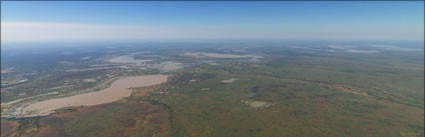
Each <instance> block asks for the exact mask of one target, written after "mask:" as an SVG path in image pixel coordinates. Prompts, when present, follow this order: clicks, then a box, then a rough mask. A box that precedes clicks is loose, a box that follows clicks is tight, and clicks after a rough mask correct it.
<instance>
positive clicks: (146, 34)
mask: <svg viewBox="0 0 425 137" xmlns="http://www.w3.org/2000/svg"><path fill="white" fill-rule="evenodd" d="M1 3H2V5H1V7H2V8H1V11H2V12H1V15H2V20H1V28H2V29H1V33H2V36H1V38H2V43H3V42H46V41H105V40H109V41H163V40H171V41H179V40H240V39H249V40H290V39H294V40H303V39H307V40H424V13H423V11H424V2H423V1H421V2H306V1H303V2H284V1H282V2H243V1H240V2H218V1H217V2H215V1H214V2H212V1H210V2H100V1H96V2H83V1H72V2H10V1H7V2H4V1H2V2H1Z"/></svg>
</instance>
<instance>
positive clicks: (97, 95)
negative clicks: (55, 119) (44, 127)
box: [15, 75, 168, 117]
mask: <svg viewBox="0 0 425 137" xmlns="http://www.w3.org/2000/svg"><path fill="white" fill-rule="evenodd" d="M167 78H168V76H167V75H145V76H136V77H125V78H122V79H119V80H116V81H115V82H113V83H112V84H111V86H110V87H108V88H106V89H103V90H100V91H96V92H90V93H85V94H80V95H75V96H70V97H65V98H56V99H49V100H44V101H41V102H36V103H33V104H30V105H28V106H26V107H24V108H22V109H21V110H20V111H18V112H16V113H15V115H17V116H18V117H19V116H20V117H33V116H42V115H48V114H51V113H53V112H54V110H57V109H60V108H63V107H71V106H93V105H98V104H104V103H110V102H114V101H118V100H121V99H123V98H125V97H128V96H130V95H131V92H132V91H131V90H130V89H129V88H131V87H145V86H152V85H157V84H161V83H164V82H166V81H167Z"/></svg>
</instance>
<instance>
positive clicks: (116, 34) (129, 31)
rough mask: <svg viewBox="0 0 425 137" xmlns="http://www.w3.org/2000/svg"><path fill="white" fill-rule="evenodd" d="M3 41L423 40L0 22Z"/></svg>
mask: <svg viewBox="0 0 425 137" xmlns="http://www.w3.org/2000/svg"><path fill="white" fill-rule="evenodd" d="M1 34H2V35H1V41H2V42H14V41H18V42H28V41H60V40H65V41H73V40H167V39H331V40H332V39H336V40H356V39H364V40H399V39H419V40H421V39H422V40H423V37H424V34H423V31H418V32H398V31H391V30H381V31H372V32H368V31H367V30H365V31H361V30H358V31H347V30H346V31H344V30H340V31H338V32H332V31H326V32H325V31H323V30H322V31H317V30H316V31H314V30H311V31H309V32H296V30H283V29H278V28H277V29H274V30H270V29H269V30H261V29H260V30H259V29H258V28H257V29H251V28H244V29H242V28H238V29H236V28H214V29H213V28H195V27H193V28H187V27H186V28H184V27H167V26H165V27H163V26H143V25H107V24H68V23H48V22H47V23H46V22H44V23H43V22H42V23H40V22H1Z"/></svg>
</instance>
